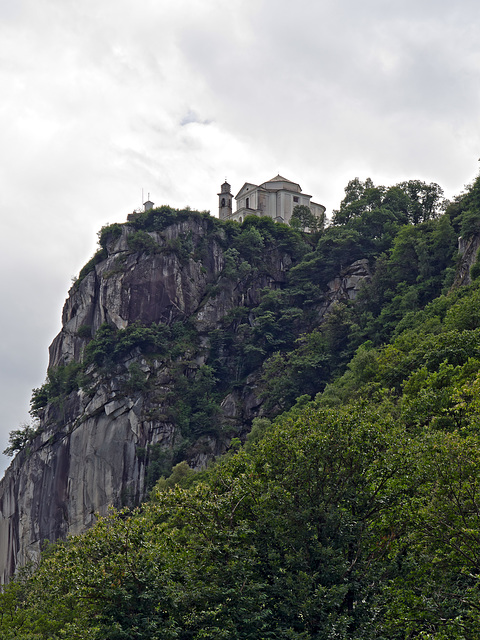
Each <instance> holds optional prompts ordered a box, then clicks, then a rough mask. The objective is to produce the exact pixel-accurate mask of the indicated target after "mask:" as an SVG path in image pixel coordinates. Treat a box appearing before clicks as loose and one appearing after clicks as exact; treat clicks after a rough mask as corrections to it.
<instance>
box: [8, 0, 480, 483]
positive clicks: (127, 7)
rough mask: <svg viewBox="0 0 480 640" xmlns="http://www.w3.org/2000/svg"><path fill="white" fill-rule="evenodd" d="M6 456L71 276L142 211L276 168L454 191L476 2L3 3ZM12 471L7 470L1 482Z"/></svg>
mask: <svg viewBox="0 0 480 640" xmlns="http://www.w3.org/2000/svg"><path fill="white" fill-rule="evenodd" d="M0 83H1V84H0V87H1V98H0V224H1V233H0V243H1V246H0V264H1V274H2V278H1V283H0V287H1V305H2V313H1V314H0V331H1V333H0V335H1V343H0V349H1V351H0V450H3V448H4V447H5V446H6V444H7V438H8V432H9V431H10V430H11V429H16V428H18V427H19V425H20V424H21V423H24V422H26V421H28V407H29V399H30V395H31V390H32V388H33V387H37V386H39V385H41V384H42V383H43V381H44V379H45V373H46V366H47V356H48V345H49V344H50V342H51V341H52V339H53V337H54V336H55V334H56V333H57V332H58V331H59V329H60V314H61V308H62V305H63V302H64V299H65V297H66V295H67V291H68V289H69V286H70V283H71V278H72V277H73V276H75V275H76V274H78V272H79V270H80V268H81V267H82V265H83V264H84V263H85V262H86V261H87V260H88V259H89V258H90V257H91V255H92V254H93V253H94V251H95V243H96V232H97V231H98V229H99V228H100V227H101V226H102V225H104V224H106V223H109V222H122V221H124V220H125V218H126V215H127V213H129V212H131V211H132V210H133V209H135V208H137V207H139V206H140V205H141V203H142V190H143V194H144V196H145V199H146V198H147V195H148V194H150V198H151V199H152V200H153V201H154V202H155V203H156V204H157V205H160V204H170V205H172V206H175V207H182V206H185V205H189V206H191V207H192V208H195V209H201V210H203V209H209V210H211V211H212V213H213V214H216V208H217V202H218V199H217V195H216V194H217V193H218V190H219V186H220V184H221V183H222V182H223V181H224V179H225V177H227V178H228V181H229V182H230V183H231V184H232V188H233V191H234V192H236V191H238V190H239V189H240V187H241V186H242V184H243V182H245V181H250V182H254V183H260V182H264V181H265V180H268V179H269V178H271V177H273V176H274V175H275V174H277V173H281V174H283V175H285V176H286V177H287V178H290V179H292V180H294V181H297V182H299V183H300V184H301V186H302V188H303V190H304V191H306V192H307V193H310V194H312V195H313V196H314V199H315V200H316V201H317V202H321V203H323V204H325V205H326V207H327V213H328V212H330V211H331V210H332V209H333V208H336V207H337V206H338V204H339V202H340V200H341V198H342V195H343V189H344V187H345V185H346V184H347V182H348V180H350V179H351V178H354V177H355V176H358V177H360V178H361V179H365V178H366V177H368V176H370V177H371V178H372V179H373V181H374V183H375V184H387V185H389V184H394V183H396V182H399V181H401V180H405V179H410V178H418V179H422V180H425V181H428V182H430V181H434V182H438V183H439V184H440V185H441V186H442V187H443V188H444V190H445V193H446V195H447V196H449V197H452V196H454V195H455V194H458V193H459V192H461V190H462V189H463V187H464V185H465V184H467V183H469V182H471V180H472V179H473V178H474V177H475V176H476V174H477V171H478V158H479V157H480V104H479V103H480V100H479V98H480V94H479V89H480V3H479V2H478V0H456V1H455V2H452V1H451V0H449V1H448V2H447V1H446V0H401V1H400V0H391V1H388V0H364V1H363V2H358V0H296V1H295V2H293V1H291V0H275V1H274V0H228V2H227V1H226V0H81V1H79V0H75V1H74V0H0ZM8 462H9V459H8V458H5V457H3V459H0V471H2V470H3V468H5V467H6V465H7V464H8Z"/></svg>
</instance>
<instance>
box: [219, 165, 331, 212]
mask: <svg viewBox="0 0 480 640" xmlns="http://www.w3.org/2000/svg"><path fill="white" fill-rule="evenodd" d="M230 189H231V186H230V185H229V184H228V182H227V181H226V180H225V182H224V183H223V184H222V186H221V189H220V193H219V194H218V198H219V200H218V212H219V218H220V219H221V220H236V221H237V222H243V221H244V220H245V216H249V215H254V216H268V217H269V218H273V220H275V222H286V223H288V222H290V219H291V217H292V212H293V209H294V207H296V206H297V205H306V206H307V207H309V208H310V211H311V212H312V213H313V215H314V216H316V217H318V218H323V216H324V213H325V207H324V206H323V205H322V204H317V203H316V202H312V200H311V198H312V196H309V195H307V194H306V193H302V189H301V187H300V185H299V184H297V183H296V182H292V181H291V180H287V179H286V178H283V177H282V176H280V175H277V176H275V178H272V179H271V180H268V181H267V182H263V183H262V184H261V185H256V184H252V183H251V182H245V184H244V185H243V187H242V188H241V189H240V191H239V192H238V193H237V195H236V196H235V200H236V210H235V211H233V208H232V201H233V196H232V193H231V191H230Z"/></svg>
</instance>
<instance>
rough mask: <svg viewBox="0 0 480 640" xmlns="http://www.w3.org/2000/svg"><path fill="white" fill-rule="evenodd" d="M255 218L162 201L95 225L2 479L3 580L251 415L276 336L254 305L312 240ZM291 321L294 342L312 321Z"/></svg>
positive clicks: (217, 446) (203, 455)
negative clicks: (24, 430) (236, 220)
mask: <svg viewBox="0 0 480 640" xmlns="http://www.w3.org/2000/svg"><path fill="white" fill-rule="evenodd" d="M263 226H264V229H263V231H262V233H260V232H259V231H258V229H257V228H256V227H255V225H254V226H252V227H251V228H250V229H249V228H248V227H246V231H244V234H243V239H242V236H241V234H240V235H239V228H240V227H239V226H238V225H231V224H230V225H228V224H227V225H225V224H223V225H222V224H220V223H219V222H218V221H217V220H215V219H213V218H211V217H210V216H207V215H202V214H196V213H190V212H184V213H183V214H182V215H181V214H175V213H173V212H171V210H169V209H166V208H165V209H163V210H158V211H156V212H155V211H154V212H152V213H150V214H149V217H147V215H146V214H144V215H143V217H142V215H140V216H137V217H136V219H135V218H134V219H133V220H131V221H130V222H129V223H128V224H125V225H112V226H110V227H108V228H106V229H104V230H102V233H101V237H100V242H101V249H100V250H99V252H98V254H97V255H96V256H95V257H94V259H92V261H90V263H89V264H88V265H86V267H85V268H84V269H83V270H82V272H81V274H80V277H79V279H78V281H77V282H76V283H75V284H74V285H73V287H72V289H71V290H70V292H69V297H68V299H67V301H66V303H65V306H64V309H63V317H62V323H63V326H62V330H61V332H60V333H59V335H58V336H57V337H56V338H55V339H54V341H53V343H52V345H51V347H50V364H49V375H48V378H47V382H46V383H45V385H44V386H43V387H42V388H40V389H37V390H34V394H33V400H32V407H33V414H34V415H35V416H36V417H37V421H38V422H37V423H36V425H35V427H36V432H35V433H36V435H35V437H33V438H29V439H28V441H27V442H23V443H22V446H19V447H18V449H20V451H19V452H18V453H17V455H16V457H15V459H14V461H13V462H12V464H11V466H10V468H9V469H8V471H7V473H6V475H5V477H4V479H3V480H2V481H1V483H0V513H1V518H0V559H1V567H0V570H1V575H2V576H3V579H6V577H7V576H8V575H9V574H11V573H12V572H13V571H14V569H15V567H17V566H19V565H21V564H23V563H24V562H25V561H26V560H27V559H28V558H30V557H34V556H35V555H36V554H37V553H38V550H39V548H40V545H41V543H42V541H44V540H56V539H58V538H63V537H65V536H66V535H67V534H76V533H80V532H82V531H84V530H85V529H86V528H87V527H88V526H89V525H90V524H91V523H92V522H93V520H94V518H95V513H105V512H106V510H107V509H108V507H109V506H110V505H113V506H116V507H120V506H122V505H130V506H131V505H135V504H138V503H139V502H140V501H141V500H142V499H143V498H144V497H145V495H146V492H147V491H148V490H149V488H151V486H153V483H154V481H155V480H156V478H157V477H158V476H159V475H160V474H161V473H163V474H167V475H168V473H169V472H170V470H171V468H172V465H173V464H175V463H176V462H178V461H179V460H182V459H185V460H187V461H188V463H189V464H190V466H191V467H193V468H202V467H204V466H205V465H206V463H207V462H208V460H211V459H212V458H214V457H216V456H218V455H219V454H221V453H223V452H225V450H226V449H227V447H228V446H229V443H230V441H231V439H232V437H240V438H243V437H244V436H245V434H246V433H247V432H248V431H249V429H250V426H251V423H252V419H253V418H254V417H256V416H258V415H261V413H262V402H263V400H262V397H261V395H260V393H259V374H260V369H261V365H262V362H263V360H264V359H265V357H267V356H268V354H269V353H270V352H271V351H272V350H273V349H275V348H276V346H275V344H274V345H271V346H268V345H264V344H263V346H262V343H263V342H264V336H263V335H262V332H263V331H264V328H262V330H261V332H260V333H259V332H258V331H257V330H256V322H257V320H256V319H255V314H254V310H255V309H258V305H259V304H260V303H261V300H262V298H263V297H264V296H265V293H266V292H267V291H271V292H275V291H277V292H280V291H281V290H282V289H283V288H284V287H285V283H286V275H287V273H288V271H289V269H290V268H291V266H293V265H295V263H296V262H298V260H299V258H300V257H301V255H302V254H303V253H304V252H305V251H306V249H307V248H308V247H307V246H306V245H305V243H304V241H303V240H302V237H301V234H299V233H295V232H293V231H291V230H289V229H288V228H286V227H285V228H280V227H278V226H277V227H275V225H273V224H268V223H263ZM145 229H148V230H145ZM235 247H236V248H235ZM368 277H369V271H368V264H365V265H364V264H356V265H354V267H353V269H352V270H351V272H350V271H349V270H348V269H347V270H344V272H343V276H342V277H340V278H337V279H336V280H335V281H334V282H332V283H331V285H330V288H328V289H327V293H326V294H325V296H321V297H320V298H318V299H316V300H315V303H314V304H313V303H312V304H311V305H310V306H311V307H312V309H313V308H314V309H315V311H314V313H313V316H312V317H313V323H314V324H318V322H319V321H320V320H321V317H322V315H323V314H324V313H325V312H326V310H328V308H329V307H330V306H331V305H332V304H334V302H335V300H339V299H341V298H349V297H350V298H351V297H355V291H356V290H357V289H358V286H359V283H360V281H361V280H362V279H365V278H368ZM266 313H267V317H270V316H269V315H268V314H269V313H270V312H269V311H268V312H266ZM287 320H288V322H289V324H290V326H289V330H290V333H291V335H290V338H289V340H290V342H291V343H293V342H294V340H295V339H296V337H297V335H298V334H299V333H300V332H301V330H302V329H306V328H307V326H308V324H309V323H310V324H311V322H312V320H311V319H310V320H307V319H306V318H301V317H299V315H298V313H297V314H296V315H295V314H294V315H293V316H292V318H287ZM272 322H273V323H274V324H275V318H273V320H272ZM284 329H285V327H284V326H282V327H281V332H282V333H284ZM257 334H258V335H257Z"/></svg>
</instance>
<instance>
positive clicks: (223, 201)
mask: <svg viewBox="0 0 480 640" xmlns="http://www.w3.org/2000/svg"><path fill="white" fill-rule="evenodd" d="M220 206H222V207H224V206H225V198H222V202H221V205H220Z"/></svg>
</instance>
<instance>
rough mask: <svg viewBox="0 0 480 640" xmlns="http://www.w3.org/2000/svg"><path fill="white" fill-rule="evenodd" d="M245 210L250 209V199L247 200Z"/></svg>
mask: <svg viewBox="0 0 480 640" xmlns="http://www.w3.org/2000/svg"><path fill="white" fill-rule="evenodd" d="M246 207H247V209H250V198H247V204H246Z"/></svg>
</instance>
